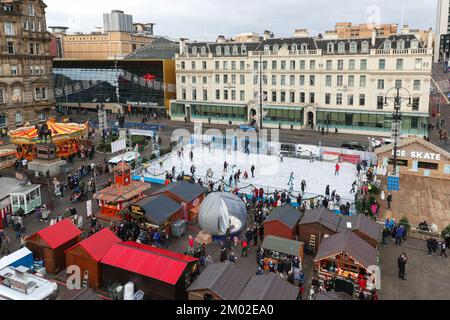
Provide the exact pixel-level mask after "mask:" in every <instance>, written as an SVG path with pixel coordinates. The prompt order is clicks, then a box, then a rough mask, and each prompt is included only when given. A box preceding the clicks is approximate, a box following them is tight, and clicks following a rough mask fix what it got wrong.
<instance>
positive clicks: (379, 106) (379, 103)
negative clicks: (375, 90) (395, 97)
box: [377, 96, 384, 110]
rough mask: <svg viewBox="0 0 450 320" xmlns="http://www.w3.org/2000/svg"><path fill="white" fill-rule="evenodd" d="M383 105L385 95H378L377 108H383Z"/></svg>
mask: <svg viewBox="0 0 450 320" xmlns="http://www.w3.org/2000/svg"><path fill="white" fill-rule="evenodd" d="M383 106H384V97H383V96H378V97H377V109H378V110H383Z"/></svg>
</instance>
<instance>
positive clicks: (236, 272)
mask: <svg viewBox="0 0 450 320" xmlns="http://www.w3.org/2000/svg"><path fill="white" fill-rule="evenodd" d="M251 277H252V275H251V274H250V273H249V272H246V271H243V270H241V269H239V268H238V267H236V266H235V265H234V264H232V263H231V262H228V261H226V262H223V263H215V264H210V265H209V266H208V267H206V269H205V270H203V272H202V273H201V274H200V275H199V276H198V278H197V279H196V280H195V281H194V282H193V283H192V284H191V286H190V287H189V288H188V289H187V291H188V292H191V291H198V290H210V291H212V292H213V293H215V294H216V295H218V296H219V297H220V298H222V299H223V300H236V299H237V298H238V297H239V295H240V294H241V293H242V290H244V288H245V285H246V284H247V283H248V281H249V280H250V278H251Z"/></svg>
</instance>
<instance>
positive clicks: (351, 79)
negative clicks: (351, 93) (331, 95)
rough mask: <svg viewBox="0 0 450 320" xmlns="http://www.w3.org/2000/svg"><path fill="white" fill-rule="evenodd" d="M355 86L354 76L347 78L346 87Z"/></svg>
mask: <svg viewBox="0 0 450 320" xmlns="http://www.w3.org/2000/svg"><path fill="white" fill-rule="evenodd" d="M354 86H355V76H348V87H349V88H353V87H354Z"/></svg>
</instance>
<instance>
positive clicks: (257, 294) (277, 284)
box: [238, 273, 298, 300]
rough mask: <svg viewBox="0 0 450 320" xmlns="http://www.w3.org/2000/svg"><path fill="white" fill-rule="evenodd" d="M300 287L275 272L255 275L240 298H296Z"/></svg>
mask: <svg viewBox="0 0 450 320" xmlns="http://www.w3.org/2000/svg"><path fill="white" fill-rule="evenodd" d="M297 295H298V288H297V287H295V286H293V285H292V284H290V283H289V282H287V281H286V280H283V279H281V278H280V277H279V276H278V275H276V274H274V273H268V274H263V275H256V276H253V277H252V278H251V279H250V281H249V282H248V283H247V285H246V286H245V288H244V291H242V293H241V294H240V295H239V298H238V300H295V299H296V298H297Z"/></svg>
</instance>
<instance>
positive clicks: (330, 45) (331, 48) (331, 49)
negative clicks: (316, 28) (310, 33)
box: [327, 42, 334, 53]
mask: <svg viewBox="0 0 450 320" xmlns="http://www.w3.org/2000/svg"><path fill="white" fill-rule="evenodd" d="M327 53H334V43H333V42H329V43H328V45H327Z"/></svg>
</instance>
